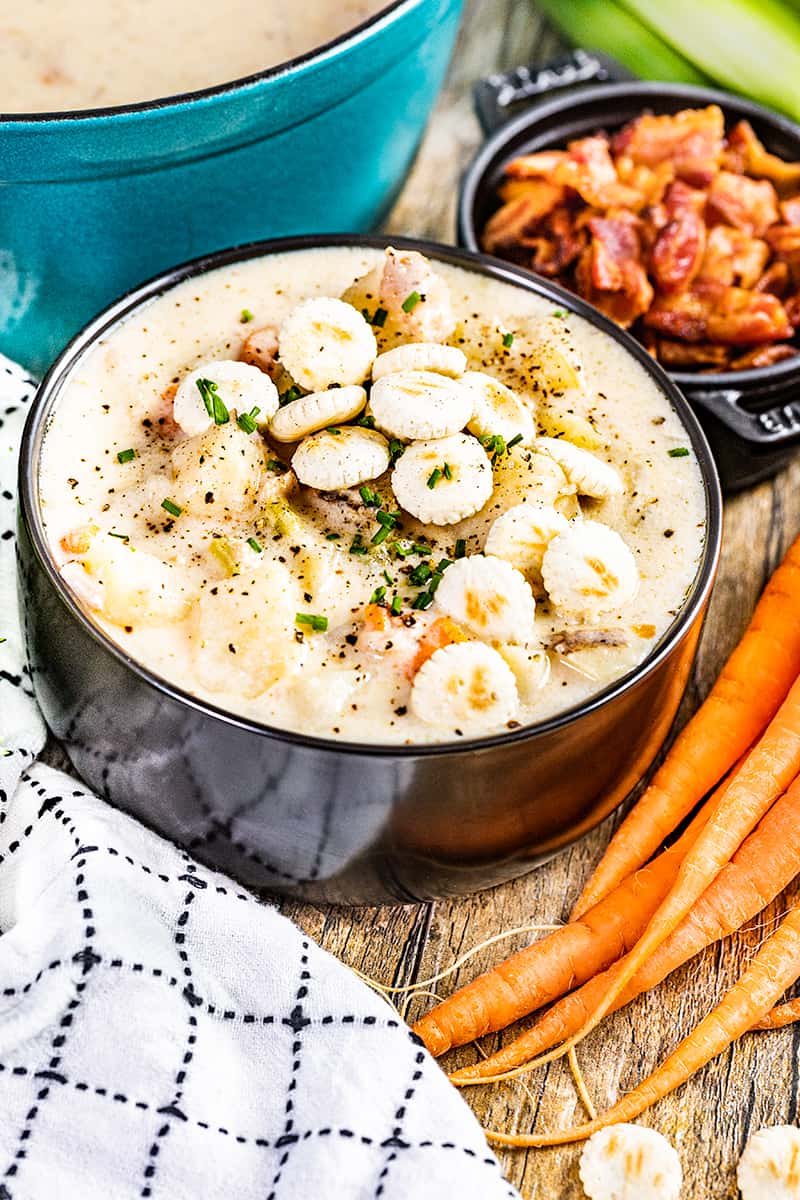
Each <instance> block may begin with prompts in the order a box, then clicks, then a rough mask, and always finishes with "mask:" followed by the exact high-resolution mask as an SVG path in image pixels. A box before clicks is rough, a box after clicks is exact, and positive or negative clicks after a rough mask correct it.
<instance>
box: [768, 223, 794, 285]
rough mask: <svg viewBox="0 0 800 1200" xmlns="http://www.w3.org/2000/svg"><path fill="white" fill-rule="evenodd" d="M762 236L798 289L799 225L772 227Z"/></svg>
mask: <svg viewBox="0 0 800 1200" xmlns="http://www.w3.org/2000/svg"><path fill="white" fill-rule="evenodd" d="M764 236H765V237H766V240H767V242H769V245H770V247H771V248H772V253H773V254H774V255H775V257H776V259H778V261H779V262H785V263H786V265H787V267H788V269H789V275H790V278H791V279H792V280H793V282H794V283H795V285H796V286H798V287H800V225H773V226H772V228H771V229H768V230H767V232H766V234H765V235H764Z"/></svg>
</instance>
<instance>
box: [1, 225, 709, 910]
mask: <svg viewBox="0 0 800 1200" xmlns="http://www.w3.org/2000/svg"><path fill="white" fill-rule="evenodd" d="M354 243H356V244H359V245H368V246H374V247H378V248H380V249H383V248H384V247H385V246H386V245H388V244H390V239H386V238H357V237H355V236H354V235H334V236H328V237H325V236H322V237H306V238H290V239H282V240H278V241H273V242H266V243H257V244H254V245H250V246H243V247H238V248H235V249H233V250H228V251H224V252H221V253H219V254H216V255H210V256H207V257H205V258H202V259H199V260H197V261H195V262H192V263H188V264H186V265H184V266H181V267H178V268H176V269H175V270H174V271H171V272H169V273H167V274H166V275H163V276H161V277H159V278H157V279H155V280H152V281H151V282H149V283H147V284H144V285H143V286H142V287H140V288H137V289H136V290H135V291H134V292H132V293H130V294H129V295H127V296H125V297H123V298H122V299H120V300H119V301H117V302H116V303H115V304H114V305H112V306H111V307H110V308H109V309H107V310H106V311H105V312H104V313H101V314H100V316H98V317H97V318H96V319H95V320H94V321H92V322H91V323H90V324H89V325H88V326H87V327H86V328H85V329H84V330H83V331H82V332H81V333H80V334H78V335H77V337H76V338H75V339H74V340H73V341H72V343H71V344H70V345H69V346H68V347H67V348H66V350H65V351H64V352H63V354H62V355H61V356H60V357H59V359H58V360H57V361H56V363H54V365H53V367H52V368H51V370H50V372H49V373H48V375H47V377H46V378H45V380H44V381H43V383H42V385H41V387H40V389H39V392H38V394H37V397H36V400H35V402H34V405H33V407H32V410H31V413H30V416H29V419H28V423H27V426H26V430H25V436H24V440H23V447H22V454H21V460H20V490H19V496H20V504H19V571H20V582H21V594H22V596H23V602H24V616H25V634H26V639H27V645H28V651H29V657H30V663H31V669H32V677H33V684H34V688H35V690H36V695H37V698H38V700H39V703H40V704H41V706H42V709H43V712H44V714H45V717H46V718H47V721H48V723H49V725H50V727H51V729H52V730H53V732H54V733H55V735H56V737H58V738H59V739H60V740H61V741H62V742H63V744H64V746H65V748H66V750H67V753H68V754H69V756H70V759H71V760H72V762H73V764H74V766H75V768H76V770H77V772H78V773H79V774H80V775H81V776H82V777H83V778H84V779H85V780H86V782H87V783H88V784H89V785H90V786H91V787H93V788H95V789H96V790H97V791H99V792H100V793H101V794H102V795H104V796H105V797H106V798H107V799H109V800H110V801H112V802H113V803H114V804H117V805H119V806H120V807H122V808H124V809H126V810H127V811H129V812H131V813H133V814H134V815H135V816H137V817H138V818H139V819H141V820H143V821H144V822H145V823H147V824H149V825H152V826H153V827H154V828H156V829H157V830H159V831H160V832H161V833H163V834H165V835H166V836H167V837H170V838H172V839H173V840H175V841H177V842H179V843H180V844H182V845H184V846H186V847H188V848H189V849H190V850H191V852H192V854H193V855H195V856H196V857H197V858H199V859H202V860H203V861H205V862H209V863H211V864H212V865H215V866H218V867H220V868H221V869H223V870H226V871H228V872H230V873H232V874H234V875H235V876H237V877H238V878H240V879H241V880H242V881H243V882H246V883H248V884H250V885H251V886H254V887H264V888H271V889H277V890H282V891H290V892H293V893H295V894H299V895H303V896H306V897H308V898H312V899H319V900H327V901H343V902H348V903H365V902H387V901H388V902H395V901H400V902H404V901H411V900H416V899H421V898H429V897H435V896H445V895H453V894H460V893H463V892H469V891H473V890H476V889H478V888H482V887H488V886H490V885H492V884H496V883H500V882H502V881H504V880H507V879H511V878H513V877H515V876H517V875H520V874H522V873H523V872H525V871H527V870H529V869H531V868H532V867H534V866H536V865H537V863H540V862H542V861H543V860H544V859H546V858H548V857H550V856H551V855H552V854H553V853H554V852H555V851H556V850H558V849H559V848H560V847H562V846H565V845H567V844H569V843H570V842H571V841H573V840H574V839H575V838H576V837H578V836H580V834H581V833H583V832H585V831H586V830H588V829H590V828H592V827H593V826H594V825H596V824H597V823H598V822H599V821H601V820H602V819H603V818H604V817H605V816H607V815H608V813H610V812H611V811H612V809H613V808H614V807H615V806H616V805H617V804H619V803H620V802H621V801H622V800H623V799H624V798H625V797H626V796H627V795H628V794H629V792H630V791H631V790H632V788H633V787H634V786H635V784H636V783H637V782H638V781H639V779H640V778H641V777H642V775H643V774H644V773H645V772H646V771H647V769H648V767H649V766H650V764H651V763H652V761H653V759H654V757H655V755H656V753H657V751H658V749H659V747H660V745H661V743H662V741H663V740H664V738H665V736H666V734H667V731H668V730H669V727H670V725H671V724H672V721H673V719H674V716H675V713H676V711H677V708H678V704H679V702H680V699H681V696H682V694H683V691H684V689H685V686H686V683H687V681H688V678H689V673H690V671H691V667H692V663H693V660H694V654H695V650H696V646H697V641H698V637H699V634H700V630H701V626H702V621H703V616H704V613H705V609H706V605H707V602H708V597H709V593H710V590H711V586H712V583H713V578H714V573H715V570H716V564H717V558H718V554H719V544H720V534H721V500H720V492H719V485H718V480H717V476H716V472H715V469H714V464H713V460H712V458H711V454H710V451H709V449H708V445H707V443H706V441H705V438H704V436H703V433H702V431H701V429H700V427H699V425H698V423H697V421H696V420H695V418H694V416H693V415H692V413H691V411H690V409H689V408H688V406H687V404H686V402H685V400H684V399H683V397H682V396H681V395H680V393H679V392H678V391H677V389H676V388H675V387H674V386H673V385H672V384H671V383H670V381H669V380H668V379H667V377H666V376H665V375H664V373H663V372H662V371H661V370H660V368H659V367H658V366H656V365H655V364H654V363H653V360H652V359H651V358H650V356H649V355H648V354H647V353H646V352H645V351H644V350H643V349H642V348H641V346H639V345H638V344H637V343H636V342H634V341H633V340H632V339H631V338H629V337H628V336H627V335H626V334H624V333H622V332H621V331H620V330H619V329H617V327H616V326H614V325H612V324H611V323H610V322H609V321H607V320H605V318H602V317H600V316H598V314H597V313H596V311H595V310H594V309H592V308H590V307H589V306H588V305H587V304H585V303H584V302H583V301H582V300H579V299H578V298H577V297H575V296H573V295H571V294H570V293H568V292H565V291H564V290H563V289H561V288H558V287H555V286H553V285H550V284H546V283H543V282H542V281H540V280H536V279H533V278H532V277H531V276H530V275H529V274H528V273H527V272H524V271H521V270H518V269H517V268H515V267H511V266H508V265H507V264H505V263H501V262H499V261H498V260H496V259H490V258H488V257H485V256H480V255H473V254H469V253H467V252H465V251H459V250H454V249H452V248H449V247H444V246H438V245H435V244H431V243H426V242H419V241H407V240H406V239H398V238H393V239H391V244H392V245H395V246H404V247H408V248H411V249H419V250H421V251H422V252H423V253H425V254H427V255H429V256H430V258H431V259H432V260H434V261H440V262H445V263H451V264H453V265H455V266H461V267H464V268H466V269H467V270H471V271H475V272H478V273H480V274H483V275H489V276H491V277H492V278H496V279H499V280H503V281H507V282H509V283H512V284H516V285H519V286H520V287H522V288H524V289H525V290H527V291H533V292H536V293H537V294H539V295H542V296H545V297H547V298H548V299H549V300H551V301H552V302H554V303H556V304H558V305H559V306H561V307H564V308H568V309H571V310H572V311H574V312H576V313H578V314H579V315H580V316H583V317H585V318H587V319H588V320H589V321H591V322H592V324H594V325H595V326H598V327H600V328H602V329H604V330H605V332H606V333H608V335H609V336H611V337H613V338H614V339H615V340H616V341H618V342H621V343H622V344H623V345H625V346H626V347H627V349H628V350H629V351H630V353H631V354H632V356H633V357H634V358H635V359H636V360H637V361H638V362H640V363H641V364H642V365H643V366H644V367H645V369H646V370H647V371H648V373H649V374H650V375H651V376H652V377H653V378H654V379H655V380H656V382H657V383H658V384H659V386H660V387H661V389H662V391H663V392H664V393H665V394H666V396H667V397H668V399H669V401H670V403H671V404H672V405H673V407H674V408H675V409H676V410H677V412H678V413H679V415H680V417H681V420H682V421H683V424H684V426H685V428H686V433H687V437H688V438H689V439H690V441H691V444H692V447H693V449H694V452H695V454H696V456H697V460H698V463H699V464H700V468H701V471H702V474H703V478H704V481H705V495H706V518H707V536H706V542H705V548H704V553H703V558H702V561H701V564H700V567H699V571H698V575H697V578H696V580H695V582H694V585H693V587H692V588H691V590H690V593H689V595H688V597H687V600H686V603H685V605H684V607H683V609H682V610H681V612H680V613H679V615H678V617H677V618H676V619H675V621H674V623H673V625H672V627H671V628H670V629H669V630H668V632H667V633H666V634H665V636H664V637H663V638H662V640H661V642H660V643H659V644H658V645H657V646H656V647H655V648H654V649H653V651H652V652H651V654H650V655H649V657H648V658H647V659H646V660H645V661H644V662H643V663H642V664H641V665H640V666H639V667H637V668H636V669H635V670H633V671H631V672H630V673H629V674H627V675H626V676H624V677H623V678H621V679H620V680H618V681H616V682H614V683H613V684H611V685H610V686H608V687H606V688H605V689H604V690H603V691H601V692H599V693H598V694H597V695H596V696H594V697H592V698H591V699H590V700H589V701H588V702H587V703H585V704H583V705H581V706H579V707H578V708H575V709H573V710H571V711H568V712H565V713H563V714H560V715H558V716H556V717H554V718H551V719H549V720H547V721H544V722H541V723H540V724H538V725H535V726H530V727H523V728H520V729H517V730H513V731H511V732H504V733H502V734H498V735H495V736H492V737H486V738H482V739H479V740H475V741H470V742H457V743H453V742H450V743H445V744H437V745H426V746H419V747H407V746H396V745H369V744H357V743H347V742H342V741H331V740H328V739H324V738H319V737H312V736H306V735H303V734H300V733H296V732H292V731H287V730H281V729H274V728H270V727H268V726H265V725H261V724H258V723H257V722H253V721H249V720H246V719H244V718H241V717H237V716H234V715H232V714H230V713H228V712H225V711H222V710H220V709H218V708H216V707H215V706H214V705H213V704H210V703H207V702H205V701H202V700H200V699H198V698H197V697H194V696H191V695H189V694H187V693H185V692H182V691H181V690H180V689H179V688H177V687H175V686H173V685H172V684H170V683H169V682H168V681H166V680H164V679H161V678H159V677H158V676H156V675H155V674H153V672H151V671H149V670H147V669H146V668H144V667H142V666H141V665H140V664H138V663H136V662H134V661H133V660H131V659H130V658H129V657H128V656H127V655H126V654H125V653H124V651H123V650H122V649H121V648H120V647H119V646H118V645H117V644H116V643H114V642H113V641H112V640H111V639H110V638H108V637H107V636H106V635H105V634H104V633H103V632H102V631H101V630H100V629H99V628H98V627H97V626H96V625H94V624H93V622H92V621H91V620H90V619H89V618H88V617H87V616H86V615H85V614H84V613H83V612H82V611H81V609H80V608H79V606H78V604H77V603H76V601H75V600H74V599H73V597H72V595H71V594H70V593H69V592H68V591H67V589H66V587H65V586H64V584H63V582H62V580H61V578H60V576H59V574H58V571H57V569H56V567H55V564H54V562H53V560H52V558H51V556H50V553H49V550H48V547H47V543H46V538H45V533H44V529H43V525H42V519H41V514H40V510H39V501H38V485H37V479H38V462H39V454H40V448H41V443H42V437H43V434H44V431H45V429H46V426H47V422H48V420H49V419H50V416H51V414H52V413H53V411H54V409H55V406H56V405H57V403H58V397H59V393H60V391H61V389H62V388H63V386H64V383H65V381H66V380H67V379H68V378H69V376H70V373H71V372H72V370H73V369H74V368H75V366H76V364H77V363H78V362H79V361H80V359H81V357H82V355H83V354H85V353H86V352H87V350H89V349H90V348H91V347H92V346H93V344H94V343H95V341H97V340H98V338H100V337H102V336H103V335H104V334H105V333H106V332H107V331H108V330H109V329H110V328H111V327H112V326H113V325H115V324H116V323H117V322H118V321H120V320H121V319H124V317H125V316H126V315H127V314H128V313H130V312H131V311H133V310H135V309H136V308H138V307H139V306H140V305H141V304H142V303H144V302H146V301H147V300H149V299H150V298H152V297H154V296H156V295H159V294H161V293H163V292H164V291H167V290H168V289H169V288H170V287H172V286H174V285H175V284H176V283H179V282H181V281H182V280H184V279H186V278H189V277H191V276H193V275H198V274H202V273H203V272H205V271H208V270H210V269H213V268H215V267H218V266H222V265H225V264H227V263H232V262H237V261H240V260H242V259H245V258H255V257H260V256H261V255H263V254H269V253H274V252H280V251H286V250H295V249H306V248H309V247H314V246H320V247H324V246H330V245H352V244H354Z"/></svg>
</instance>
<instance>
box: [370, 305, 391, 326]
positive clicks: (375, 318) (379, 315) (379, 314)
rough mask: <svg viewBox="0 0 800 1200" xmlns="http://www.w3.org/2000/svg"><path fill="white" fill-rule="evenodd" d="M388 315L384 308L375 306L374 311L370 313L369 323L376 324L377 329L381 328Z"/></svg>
mask: <svg viewBox="0 0 800 1200" xmlns="http://www.w3.org/2000/svg"><path fill="white" fill-rule="evenodd" d="M388 315H389V314H388V312H387V311H386V309H385V308H376V309H375V312H374V313H373V314H372V319H371V320H370V325H377V326H378V328H379V329H383V327H384V325H385V324H386V318H387V317H388Z"/></svg>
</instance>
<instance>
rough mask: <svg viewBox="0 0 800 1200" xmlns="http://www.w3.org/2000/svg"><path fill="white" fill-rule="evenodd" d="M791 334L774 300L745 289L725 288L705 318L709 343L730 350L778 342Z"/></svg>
mask: <svg viewBox="0 0 800 1200" xmlns="http://www.w3.org/2000/svg"><path fill="white" fill-rule="evenodd" d="M793 332H794V330H793V329H792V326H791V324H790V322H789V318H788V317H787V315H786V310H785V309H784V307H783V305H782V304H781V302H780V300H779V299H778V297H777V296H771V295H770V294H769V293H768V292H749V291H747V290H746V289H745V288H736V287H730V288H726V289H725V291H724V293H723V295H722V296H721V297H720V302H719V304H718V305H714V307H713V309H712V311H711V313H710V314H709V318H708V336H709V339H710V340H711V341H712V342H723V343H725V344H727V345H731V346H745V345H757V344H758V343H760V342H780V341H783V340H785V339H786V338H790V337H791V336H792V334H793Z"/></svg>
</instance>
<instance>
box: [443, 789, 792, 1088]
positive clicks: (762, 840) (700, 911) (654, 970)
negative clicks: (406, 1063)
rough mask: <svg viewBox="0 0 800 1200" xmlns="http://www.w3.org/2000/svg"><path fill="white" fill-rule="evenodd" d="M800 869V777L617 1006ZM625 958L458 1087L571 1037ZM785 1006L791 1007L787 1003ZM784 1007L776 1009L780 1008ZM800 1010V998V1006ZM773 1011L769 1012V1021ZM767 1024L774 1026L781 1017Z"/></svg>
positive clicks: (734, 923)
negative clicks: (770, 1013) (775, 1021)
mask: <svg viewBox="0 0 800 1200" xmlns="http://www.w3.org/2000/svg"><path fill="white" fill-rule="evenodd" d="M798 874H800V779H796V780H795V782H794V783H793V784H792V786H791V787H790V788H789V790H788V792H786V794H785V795H784V796H782V797H781V798H780V800H778V801H777V802H776V803H775V804H774V805H773V807H772V808H771V809H770V810H769V812H768V813H767V814H766V815H765V816H764V817H763V818H762V820H761V822H760V824H759V825H758V828H757V829H755V830H754V831H753V833H751V834H750V837H749V838H748V839H747V841H746V842H745V843H744V844H743V845H742V847H741V848H740V849H739V850H738V851H737V852H736V854H735V855H734V857H733V859H732V860H731V861H730V862H729V863H728V865H727V866H726V867H723V869H722V870H721V871H720V873H719V875H718V876H717V878H716V879H715V880H714V882H713V883H712V884H711V885H710V887H708V888H707V889H706V891H705V892H704V893H703V895H702V896H701V897H700V899H699V900H698V901H697V903H696V904H695V906H694V907H693V908H692V910H691V912H690V913H689V914H688V916H687V917H686V918H685V919H684V920H683V921H682V922H681V924H680V925H679V926H678V928H677V929H676V930H675V932H674V933H673V934H672V935H671V936H670V937H668V938H667V940H666V941H665V942H664V943H663V944H662V945H661V946H660V947H659V949H658V950H656V952H655V954H653V956H652V957H651V958H649V959H648V960H647V962H646V963H645V964H644V966H643V967H642V968H641V970H639V971H637V973H636V975H635V976H634V978H633V979H632V980H631V981H630V983H629V984H628V986H627V987H626V988H625V990H624V992H623V993H622V994H621V995H619V996H618V997H617V999H616V1000H615V1001H614V1004H613V1006H612V1010H611V1011H615V1010H616V1009H618V1008H621V1007H622V1006H623V1005H625V1004H628V1003H629V1002H630V1001H631V1000H633V999H634V997H636V996H638V995H640V994H641V993H642V992H645V991H648V990H649V989H650V988H653V987H655V986H656V985H657V984H659V983H660V982H661V980H662V979H665V978H666V976H667V975H669V974H670V972H672V971H674V970H676V968H677V967H679V966H681V965H682V964H683V963H685V962H687V961H688V960H689V959H690V958H693V957H694V955H695V954H698V953H699V952H700V951H701V950H702V949H704V947H706V946H709V945H710V944H711V943H712V942H716V941H719V940H720V939H721V938H723V937H726V936H727V935H728V934H730V933H733V932H734V931H735V930H737V929H739V928H741V926H742V925H744V923H745V922H746V921H749V920H750V919H751V918H752V917H754V916H756V914H757V913H759V912H761V911H762V909H764V908H766V906H767V905H768V904H769V903H770V902H771V901H772V900H774V899H775V897H776V896H777V895H779V894H780V893H781V892H782V891H783V889H784V888H785V887H786V886H787V885H788V884H789V883H790V882H791V881H792V879H793V878H794V877H795V875H798ZM620 965H621V964H619V963H617V964H616V965H615V966H613V967H612V968H611V969H610V970H609V971H605V972H604V973H603V974H601V975H595V977H594V978H593V979H590V980H589V981H588V983H585V984H584V985H583V987H581V988H578V989H577V991H574V992H571V993H570V995H569V996H565V997H564V999H563V1000H560V1001H559V1002H558V1003H557V1004H554V1005H553V1007H552V1008H550V1009H549V1010H548V1011H547V1012H546V1013H545V1015H544V1016H543V1017H542V1018H541V1019H540V1020H539V1021H537V1022H536V1024H535V1025H534V1026H533V1027H532V1028H531V1029H529V1030H527V1031H526V1032H525V1033H523V1034H522V1035H521V1036H520V1037H518V1038H516V1039H515V1041H513V1042H510V1043H509V1044H508V1045H507V1046H504V1047H503V1048H502V1049H501V1050H498V1051H497V1053H496V1054H493V1055H492V1056H491V1057H490V1058H487V1059H485V1060H483V1061H482V1062H479V1063H475V1065H474V1066H471V1067H464V1068H463V1069H462V1070H460V1071H455V1072H454V1073H453V1074H452V1075H451V1076H450V1080H451V1082H452V1083H454V1084H456V1085H458V1086H465V1085H469V1084H474V1083H484V1082H486V1081H487V1080H488V1081H494V1080H497V1078H498V1076H503V1075H505V1074H506V1072H509V1071H514V1072H516V1071H518V1070H526V1069H527V1068H526V1066H525V1064H526V1063H527V1062H528V1061H529V1060H530V1059H532V1058H534V1057H535V1056H536V1055H537V1054H542V1053H543V1052H544V1051H545V1050H549V1048H550V1047H551V1046H554V1045H556V1044H557V1043H558V1042H562V1041H564V1039H565V1038H568V1037H569V1036H570V1035H571V1034H573V1033H575V1032H576V1031H577V1030H578V1029H580V1027H581V1026H582V1025H583V1023H584V1021H586V1020H587V1019H588V1018H589V1016H590V1014H591V1013H592V1011H593V1010H594V1009H595V1008H596V1007H597V1005H598V1003H599V1002H600V1001H601V1000H602V998H603V996H604V994H605V992H606V991H607V990H608V987H609V983H610V981H612V980H613V978H614V974H615V973H619V969H620ZM783 1007H784V1008H786V1007H789V1006H786V1005H784V1006H783ZM778 1011H779V1010H776V1013H777V1012H778ZM795 1012H796V1016H795V1017H789V1018H787V1020H786V1021H781V1022H779V1023H788V1021H789V1020H796V1019H797V1018H798V1017H800V1004H798V1007H797V1008H796V1009H795ZM767 1019H768V1018H765V1020H767ZM760 1027H761V1028H774V1027H776V1023H772V1024H770V1025H769V1026H766V1025H763V1024H762V1025H761V1026H760Z"/></svg>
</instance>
